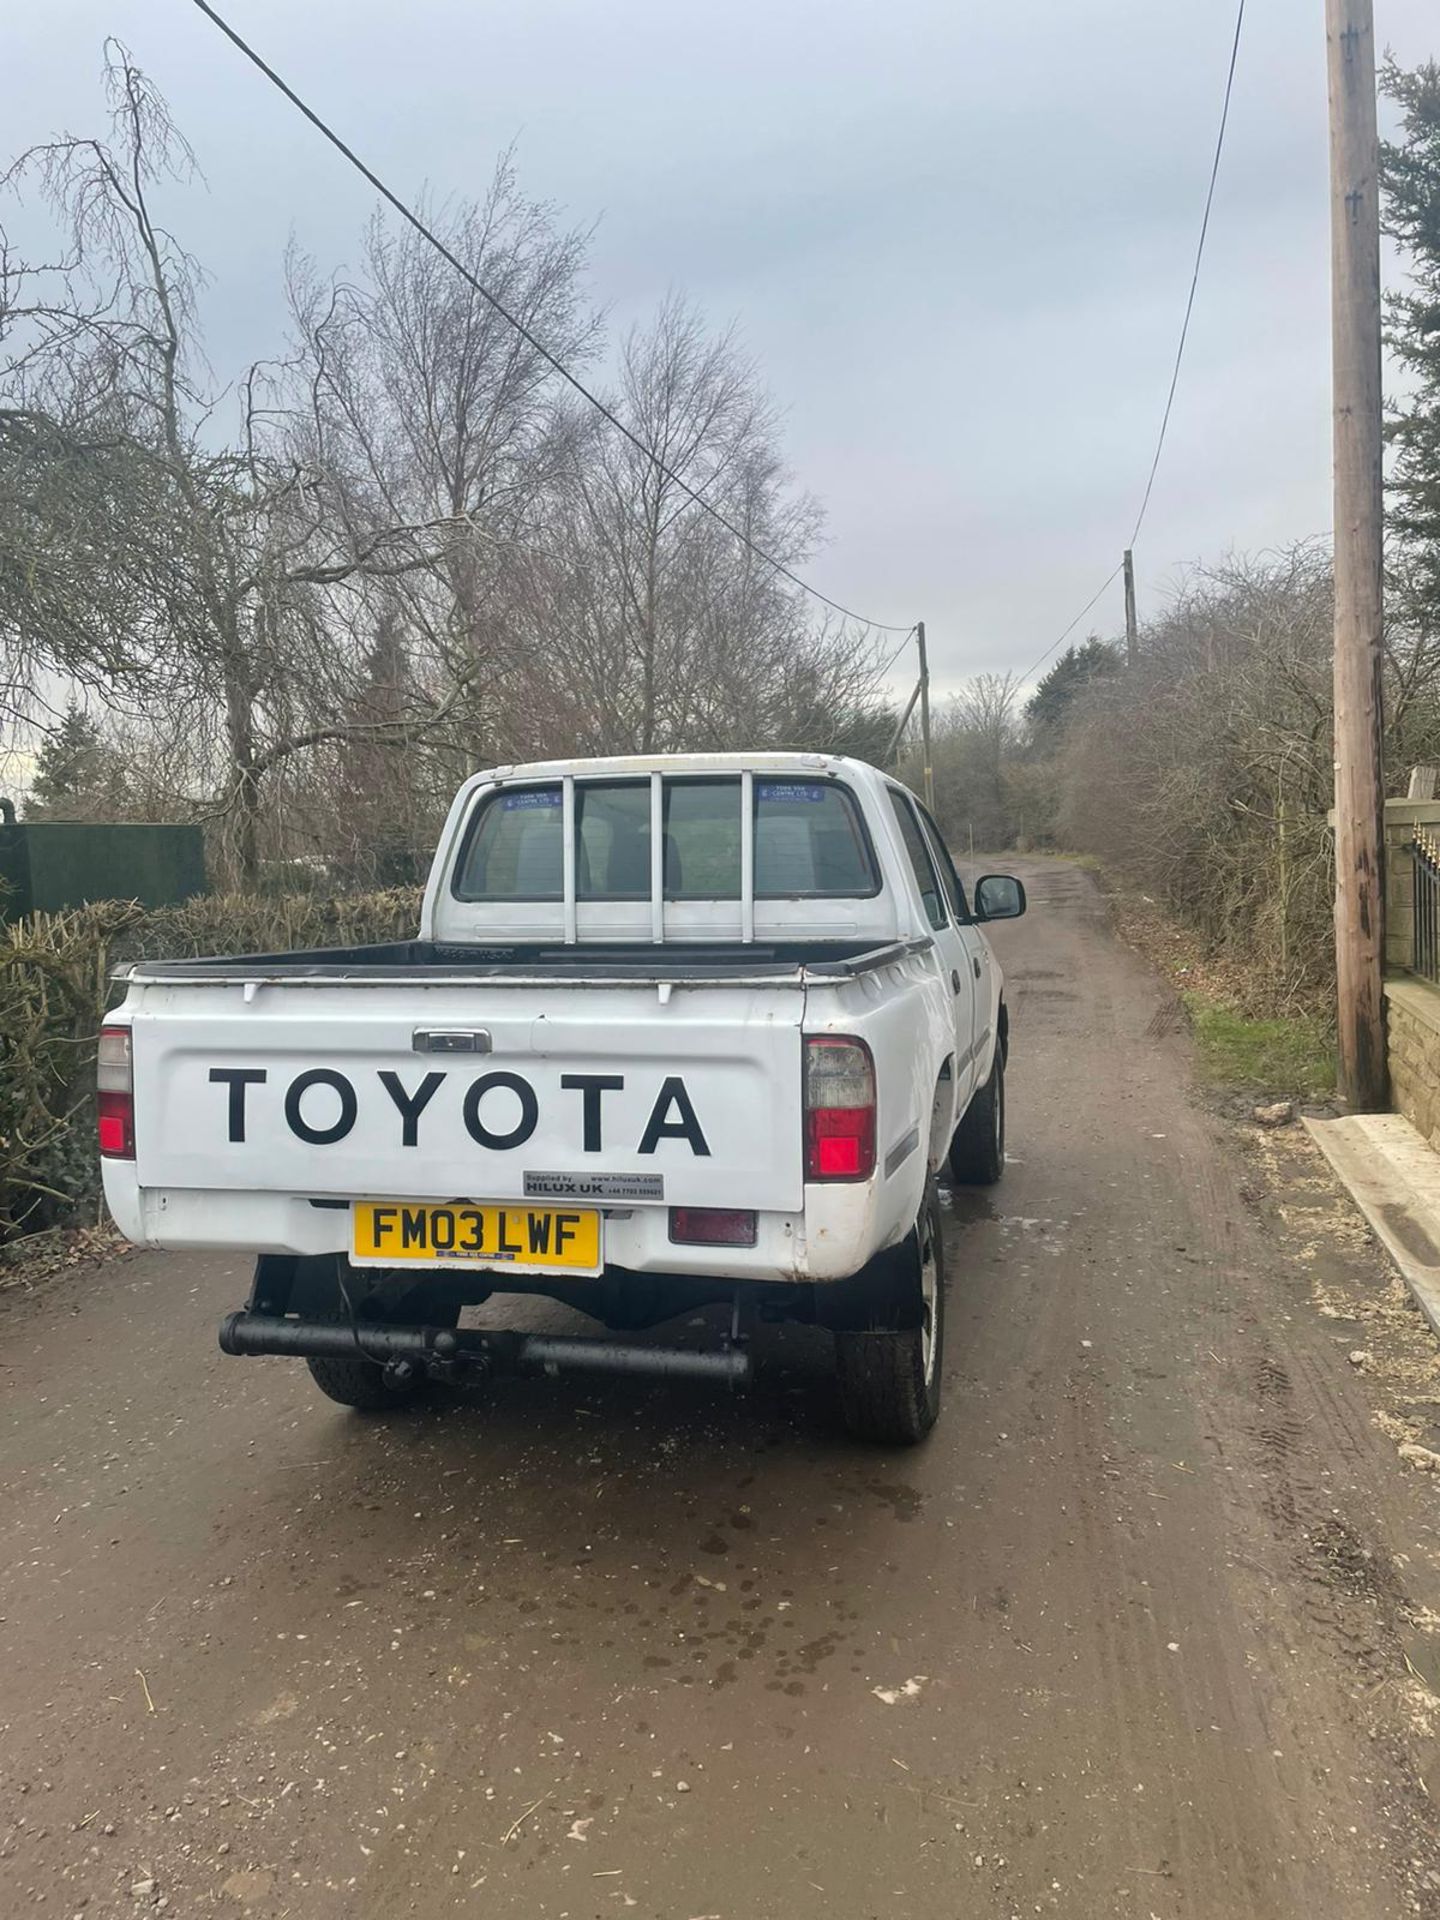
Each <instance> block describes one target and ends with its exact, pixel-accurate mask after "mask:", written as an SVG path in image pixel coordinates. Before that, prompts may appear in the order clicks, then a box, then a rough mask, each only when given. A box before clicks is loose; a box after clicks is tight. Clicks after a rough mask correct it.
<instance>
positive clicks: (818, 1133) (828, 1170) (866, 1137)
mask: <svg viewBox="0 0 1440 1920" xmlns="http://www.w3.org/2000/svg"><path fill="white" fill-rule="evenodd" d="M874 1171H875V1062H874V1060H873V1059H872V1058H871V1057H870V1049H869V1048H868V1047H867V1046H866V1044H865V1042H864V1041H863V1040H856V1039H852V1038H851V1037H849V1036H848V1035H843V1034H816V1035H814V1036H812V1037H811V1038H810V1039H808V1040H807V1041H806V1042H805V1178H806V1179H807V1180H868V1179H869V1178H870V1176H871V1175H872V1174H873V1173H874Z"/></svg>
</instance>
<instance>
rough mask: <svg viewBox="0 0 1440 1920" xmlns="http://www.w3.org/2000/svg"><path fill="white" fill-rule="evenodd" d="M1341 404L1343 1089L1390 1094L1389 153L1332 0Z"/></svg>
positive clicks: (1361, 59)
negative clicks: (1385, 758)
mask: <svg viewBox="0 0 1440 1920" xmlns="http://www.w3.org/2000/svg"><path fill="white" fill-rule="evenodd" d="M1325 31H1326V39H1327V42H1328V51H1329V69H1330V234H1331V293H1332V328H1333V342H1334V406H1335V980H1336V991H1337V997H1338V1010H1339V1040H1340V1091H1341V1093H1342V1094H1343V1096H1344V1098H1345V1100H1346V1101H1347V1102H1348V1104H1349V1105H1350V1106H1351V1107H1352V1108H1353V1109H1354V1110H1356V1111H1357V1112H1361V1113H1374V1112H1378V1111H1380V1110H1381V1109H1383V1108H1384V1107H1385V1105H1386V1103H1387V1101H1386V1096H1387V1090H1388V1077H1389V1076H1388V1072H1387V1067H1386V1058H1385V1001H1384V995H1383V992H1382V969H1383V965H1384V956H1385V874H1384V814H1385V805H1384V787H1383V772H1382V759H1381V750H1382V744H1383V724H1384V723H1383V714H1382V708H1381V682H1380V667H1381V632H1382V625H1383V619H1384V585H1383V549H1382V541H1383V517H1382V516H1383V494H1382V480H1381V395H1380V203H1379V178H1378V175H1379V165H1380V156H1379V148H1378V142H1377V136H1376V131H1375V19H1374V4H1373V0H1325Z"/></svg>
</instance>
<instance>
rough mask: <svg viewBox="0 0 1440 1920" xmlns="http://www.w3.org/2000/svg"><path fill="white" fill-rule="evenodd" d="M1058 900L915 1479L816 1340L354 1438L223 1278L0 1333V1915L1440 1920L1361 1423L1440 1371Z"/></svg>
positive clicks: (956, 1219)
mask: <svg viewBox="0 0 1440 1920" xmlns="http://www.w3.org/2000/svg"><path fill="white" fill-rule="evenodd" d="M1029 877H1030V881H1031V887H1032V892H1031V900H1032V912H1031V915H1030V917H1029V918H1028V919H1027V920H1025V921H1022V922H1021V923H1020V924H1019V925H1018V926H1016V927H1014V928H1006V929H1002V930H1001V938H1000V940H999V942H998V944H999V945H1000V947H1001V948H1002V957H1003V958H1004V960H1005V962H1006V964H1007V967H1008V969H1009V972H1010V977H1011V981H1012V986H1011V997H1012V1005H1013V1010H1014V1052H1013V1056H1012V1065H1013V1078H1012V1137H1011V1152H1012V1155H1013V1156H1014V1159H1013V1164H1012V1166H1011V1168H1010V1170H1009V1172H1008V1174H1007V1178H1006V1180H1005V1181H1004V1183H1003V1185H1002V1187H1001V1188H1000V1189H998V1190H997V1192H996V1195H995V1197H994V1198H993V1200H991V1199H984V1200H977V1199H975V1198H973V1197H972V1198H966V1199H962V1198H957V1199H956V1200H955V1202H954V1204H953V1209H952V1220H953V1232H952V1235H951V1239H950V1255H951V1271H952V1294H951V1319H950V1328H949V1354H948V1371H949V1405H948V1409H947V1412H946V1415H945V1417H944V1419H943V1421H942V1424H941V1427H940V1429H939V1430H938V1432H937V1434H936V1435H935V1437H934V1439H933V1441H932V1442H931V1443H930V1444H929V1445H928V1446H927V1447H925V1448H924V1449H922V1450H920V1451H918V1452H915V1453H910V1454H905V1453H889V1454H887V1453H883V1452H870V1451H864V1450H862V1449H860V1448H858V1447H856V1446H855V1445H853V1444H851V1443H849V1442H848V1441H847V1440H845V1439H844V1438H843V1437H842V1435H841V1434H840V1433H839V1431H838V1428H837V1425H836V1422H835V1418H834V1414H833V1410H832V1406H831V1402H830V1397H829V1391H828V1381H827V1377H826V1372H825V1353H824V1347H823V1340H822V1337H821V1336H818V1335H817V1336H814V1337H813V1338H810V1337H808V1336H806V1337H798V1336H793V1335H792V1336H788V1337H787V1338H786V1340H784V1341H783V1342H779V1343H772V1344H771V1346H770V1347H769V1348H768V1349H767V1351H768V1354H769V1361H770V1365H769V1370H768V1373H767V1377H766V1379H765V1381H764V1383H763V1384H762V1385H761V1386H760V1387H759V1388H757V1390H756V1391H755V1392H753V1393H752V1394H751V1395H750V1396H749V1397H748V1398H743V1399H736V1400H733V1401H732V1400H729V1399H727V1398H724V1397H721V1396H719V1395H716V1394H710V1393H699V1392H696V1391H693V1390H690V1391H686V1392H684V1393H681V1392H679V1391H675V1390H666V1389H656V1388H650V1387H647V1386H644V1385H641V1384H637V1383H634V1382H627V1381H617V1382H615V1383H611V1384H605V1385H603V1386H598V1385H596V1384H594V1383H587V1384H583V1385H570V1384H565V1383H553V1382H546V1381H534V1382H512V1383H508V1384H505V1385H503V1386H502V1387H500V1388H498V1389H496V1390H493V1391H492V1393H491V1394H490V1395H489V1396H488V1397H487V1398H484V1399H480V1398H477V1399H474V1400H471V1401H465V1402H455V1401H450V1402H444V1401H437V1402H435V1403H433V1404H432V1405H430V1406H428V1407H427V1408H426V1409H425V1410H424V1411H422V1412H420V1413H416V1414H412V1415H407V1416H404V1417H401V1418H398V1419H394V1420H392V1421H391V1422H390V1423H389V1424H385V1425H376V1424H373V1423H369V1422H367V1421H366V1420H364V1419H362V1418H360V1417H358V1416H354V1415H350V1414H347V1413H345V1412H342V1411H341V1410H340V1409H339V1408H336V1407H334V1406H331V1405H330V1404H328V1403H327V1402H325V1401H323V1400H321V1399H320V1398H319V1397H318V1395H317V1394H316V1393H315V1392H314V1391H313V1389H312V1388H311V1385H310V1382H309V1380H308V1377H307V1376H306V1374H305V1373H304V1371H303V1369H302V1368H301V1367H300V1365H299V1364H298V1363H294V1362H286V1361H279V1360H266V1361H237V1360H223V1359H222V1358H221V1357H220V1355H219V1353H218V1352H217V1351H216V1348H215V1338H214V1328H215V1323H216V1321H217V1319H218V1317H219V1315H220V1313H221V1312H222V1310H224V1309H226V1308H228V1307H230V1306H232V1305H236V1304H238V1303H239V1302H240V1301H241V1299H242V1297H243V1295H244V1292H245V1287H246V1274H245V1272H244V1269H243V1267H242V1265H241V1263H239V1262H228V1261H223V1260H196V1259H188V1258H182V1257H178V1256H176V1257H158V1256H143V1257H141V1256H137V1257H135V1258H133V1259H130V1260H127V1261H123V1262H117V1263H115V1264H113V1265H111V1266H109V1267H106V1268H103V1269H101V1270H99V1271H91V1272H87V1273H81V1274H77V1275H74V1276H71V1277H68V1278H66V1279H65V1280H63V1281H61V1282H59V1283H53V1284H51V1285H50V1286H48V1287H47V1289H46V1290H45V1291H44V1292H43V1293H39V1294H37V1295H36V1296H35V1297H34V1298H31V1299H22V1300H20V1301H18V1302H17V1301H14V1300H11V1301H10V1302H9V1303H7V1305H6V1309H5V1311H4V1312H0V1363H3V1370H0V1395H3V1399H0V1431H3V1447H4V1452H3V1463H4V1464H3V1485H0V1538H3V1542H4V1551H3V1554H0V1914H4V1915H5V1916H12V1915H18V1914H22V1913H26V1912H28V1911H30V1909H31V1905H32V1903H39V1902H43V1903H44V1910H45V1911H46V1912H49V1913H56V1914H61V1915H66V1916H69V1915H72V1914H78V1913H81V1912H84V1913H85V1914H86V1916H87V1920H89V1916H92V1915H100V1916H106V1915H119V1914H135V1913H137V1912H141V1913H143V1912H148V1911H151V1910H153V1909H155V1908H162V1909H163V1910H165V1911H167V1912H168V1913H169V1914H172V1915H176V1916H182V1917H183V1916H190V1915H198V1914H206V1915H208V1914H212V1913H219V1914H234V1915H240V1914H249V1915H251V1916H255V1920H279V1917H280V1916H283V1915H293V1916H297V1920H298V1916H302V1915H304V1916H310V1915H319V1916H324V1915H330V1914H335V1915H338V1914H342V1913H343V1914H346V1915H361V1916H365V1920H372V1917H374V1920H389V1917H390V1916H400V1915H418V1916H422V1917H423V1920H432V1916H444V1915H448V1914H451V1913H455V1914H461V1913H465V1914H470V1913H473V1914H476V1915H480V1914H484V1915H486V1916H500V1917H502V1920H509V1916H521V1915H524V1916H527V1917H529V1920H535V1917H537V1916H553V1917H554V1920H564V1917H565V1916H569V1917H570V1920H591V1917H592V1916H600V1917H601V1920H609V1916H617V1915H625V1914H632V1913H633V1914H635V1915H636V1916H638V1920H652V1917H653V1920H696V1917H697V1916H705V1917H706V1920H770V1916H777V1920H778V1916H786V1920H797V1917H798V1920H807V1917H808V1916H812V1915H814V1916H827V1917H832V1920H868V1917H869V1916H886V1920H889V1917H890V1916H906V1917H907V1920H910V1917H913V1920H941V1917H942V1916H943V1917H944V1920H955V1917H956V1916H965V1917H966V1920H991V1917H992V1916H993V1917H994V1920H1010V1917H1011V1916H1016V1915H1021V1916H1029V1915H1032V1914H1061V1915H1067V1916H1080V1917H1082V1920H1084V1917H1088V1916H1091V1915H1097V1916H1098V1915H1112V1914H1114V1915H1126V1916H1137V1917H1138V1920H1181V1917H1182V1916H1183V1917H1184V1920H1214V1917H1216V1916H1226V1917H1227V1920H1282V1917H1284V1920H1290V1917H1291V1916H1294V1917H1295V1920H1300V1916H1305V1920H1313V1916H1315V1915H1317V1914H1322V1913H1323V1914H1325V1915H1327V1916H1341V1917H1342V1920H1348V1916H1352V1915H1353V1916H1357V1917H1363V1920H1372V1917H1378V1916H1390V1915H1399V1914H1406V1913H1417V1912H1420V1913H1437V1912H1440V1845H1437V1841H1436V1837H1435V1832H1434V1811H1433V1808H1432V1806H1431V1803H1430V1801H1429V1798H1428V1793H1427V1788H1426V1785H1425V1775H1426V1773H1427V1772H1429V1771H1430V1769H1431V1766H1432V1763H1433V1761H1434V1758H1435V1747H1434V1743H1433V1740H1432V1738H1431V1736H1430V1731H1429V1710H1430V1707H1431V1706H1432V1705H1433V1704H1434V1701H1433V1696H1431V1695H1430V1694H1429V1692H1428V1690H1427V1688H1426V1687H1425V1686H1424V1685H1423V1684H1422V1682H1423V1679H1424V1677H1425V1676H1426V1674H1427V1673H1430V1677H1431V1678H1432V1679H1435V1680H1436V1684H1437V1686H1440V1675H1436V1674H1435V1673H1433V1672H1431V1671H1430V1670H1431V1667H1433V1665H1434V1662H1433V1661H1432V1659H1431V1655H1430V1647H1431V1646H1432V1645H1440V1643H1437V1642H1433V1641H1431V1639H1430V1638H1429V1636H1428V1634H1427V1632H1426V1628H1427V1626H1429V1625H1431V1624H1434V1616H1431V1615H1428V1614H1427V1612H1426V1607H1427V1602H1429V1603H1432V1604H1433V1605H1434V1606H1435V1607H1436V1608H1437V1610H1440V1577H1437V1566H1440V1558H1437V1535H1436V1518H1437V1496H1440V1488H1437V1486H1436V1484H1435V1482H1434V1480H1433V1479H1430V1478H1427V1477H1425V1476H1423V1475H1421V1474H1418V1473H1413V1472H1410V1471H1409V1470H1408V1469H1407V1468H1406V1467H1405V1466H1404V1465H1403V1464H1402V1463H1401V1462H1400V1460H1399V1459H1398V1458H1397V1455H1396V1451H1395V1446H1394V1444H1393V1438H1392V1437H1387V1433H1386V1432H1385V1431H1382V1430H1381V1429H1379V1428H1377V1426H1376V1425H1375V1422H1374V1418H1373V1416H1374V1413H1375V1411H1376V1409H1377V1408H1381V1410H1382V1424H1383V1420H1384V1418H1386V1417H1387V1416H1385V1415H1384V1413H1383V1403H1384V1400H1385V1397H1386V1395H1387V1394H1388V1396H1389V1400H1390V1402H1392V1403H1394V1402H1395V1401H1396V1399H1397V1395H1399V1394H1400V1386H1397V1385H1396V1383H1397V1382H1399V1383H1400V1385H1401V1386H1403V1387H1404V1388H1405V1393H1406V1395H1408V1401H1409V1403H1410V1404H1409V1412H1410V1413H1411V1414H1412V1415H1413V1414H1414V1413H1415V1411H1416V1406H1415V1403H1423V1404H1424V1405H1430V1404H1432V1403H1433V1401H1434V1398H1435V1395H1436V1393H1437V1392H1440V1388H1437V1385H1436V1379H1435V1371H1436V1370H1435V1366H1434V1361H1433V1355H1432V1353H1431V1350H1430V1349H1429V1347H1428V1346H1426V1345H1425V1337H1424V1336H1422V1335H1421V1333H1420V1332H1419V1330H1418V1326H1417V1325H1416V1324H1415V1323H1414V1322H1413V1321H1412V1320H1411V1319H1410V1318H1407V1316H1406V1315H1405V1314H1404V1313H1403V1312H1402V1311H1401V1310H1400V1309H1399V1308H1398V1307H1397V1306H1396V1304H1395V1299H1394V1295H1393V1291H1392V1290H1391V1288H1390V1283H1389V1282H1388V1281H1387V1279H1386V1276H1385V1271H1384V1269H1383V1268H1382V1267H1381V1266H1380V1265H1379V1263H1378V1262H1377V1260H1376V1259H1375V1257H1374V1256H1373V1255H1371V1254H1370V1253H1369V1252H1368V1251H1367V1249H1366V1248H1365V1247H1364V1246H1363V1245H1362V1244H1361V1242H1360V1240H1359V1237H1358V1236H1357V1235H1355V1234H1354V1233H1353V1232H1350V1231H1349V1230H1348V1229H1347V1228H1345V1227H1344V1226H1343V1224H1342V1225H1341V1226H1340V1227H1338V1228H1332V1227H1330V1226H1327V1225H1325V1222H1326V1221H1327V1220H1329V1218H1330V1214H1329V1207H1330V1201H1329V1196H1328V1193H1327V1191H1326V1189H1325V1186H1324V1182H1323V1179H1322V1178H1321V1176H1319V1175H1318V1174H1317V1173H1316V1170H1315V1165H1314V1162H1313V1160H1312V1159H1311V1157H1310V1156H1309V1153H1308V1149H1307V1148H1306V1147H1305V1146H1304V1144H1303V1143H1302V1142H1300V1141H1299V1140H1298V1139H1296V1138H1295V1137H1294V1136H1293V1135H1292V1136H1289V1137H1288V1140H1287V1143H1286V1144H1284V1145H1283V1146H1275V1147H1270V1148H1264V1149H1263V1150H1262V1146H1261V1143H1260V1142H1258V1141H1257V1140H1253V1139H1252V1140H1251V1141H1250V1143H1249V1146H1248V1148H1247V1147H1246V1145H1245V1142H1244V1140H1243V1138H1241V1137H1239V1136H1237V1135H1236V1134H1235V1133H1234V1131H1233V1130H1232V1129H1230V1128H1228V1127H1227V1126H1225V1125H1224V1124H1223V1123H1222V1122H1220V1121H1219V1120H1218V1119H1216V1118H1214V1117H1212V1116H1210V1115H1208V1114H1207V1113H1206V1112H1204V1111H1203V1110H1202V1109H1201V1108H1200V1107H1199V1106H1197V1105H1196V1104H1195V1102H1194V1101H1193V1099H1192V1098H1191V1097H1190V1095H1189V1094H1188V1093H1187V1091H1186V1086H1187V1055H1186V1048H1185V1043H1184V1041H1183V1039H1182V1038H1181V1037H1180V1036H1179V1035H1178V1033H1177V1031H1176V1029H1177V1028H1178V1026H1179V1019H1178V1012H1177V1010H1176V1009H1175V1008H1174V1007H1173V1004H1172V1001H1171V999H1170V997H1169V994H1168V990H1167V989H1166V988H1165V987H1164V986H1163V985H1162V984H1161V983H1160V982H1158V981H1157V980H1156V979H1154V978H1153V977H1152V976H1151V975H1150V973H1149V972H1148V971H1147V970H1146V968H1145V967H1144V966H1143V965H1142V963H1141V962H1140V961H1139V960H1138V959H1136V958H1135V957H1134V956H1133V955H1131V954H1130V953H1128V952H1127V951H1126V950H1124V949H1123V948H1122V947H1120V946H1119V945H1118V944H1117V943H1116V942H1115V940H1114V939H1113V937H1112V935H1111V934H1110V932H1109V929H1108V923H1107V919H1106V915H1105V910H1104V907H1103V904H1102V902H1101V900H1100V898H1099V895H1098V894H1097V893H1096V891H1095V889H1094V886H1093V883H1092V882H1091V880H1090V879H1089V878H1088V876H1087V875H1085V874H1084V873H1082V872H1080V871H1079V870H1077V869H1074V868H1071V867H1068V866H1066V865H1064V864H1062V863H1058V862H1057V863H1050V864H1045V865H1040V864H1038V863H1037V864H1036V865H1035V866H1034V867H1033V868H1031V869H1030V870H1029ZM1262 1152H1263V1153H1264V1154H1268V1156H1269V1157H1268V1159H1266V1158H1263V1157H1262ZM1277 1180H1278V1181H1279V1182H1280V1186H1279V1187H1278V1188H1277V1186H1276V1184H1275V1183H1276V1181H1277ZM1306 1207H1310V1208H1313V1210H1314V1211H1313V1217H1312V1216H1311V1215H1307V1214H1306V1212H1305V1209H1306ZM1317 1297H1318V1298H1321V1299H1322V1300H1323V1301H1324V1302H1328V1304H1326V1305H1325V1306H1324V1308H1323V1311H1322V1310H1321V1309H1320V1308H1317V1305H1316V1300H1317ZM1382 1300H1384V1301H1385V1302H1386V1303H1387V1304H1386V1305H1385V1308H1384V1311H1383V1312H1382V1311H1381V1310H1380V1307H1379V1305H1378V1304H1377V1303H1380V1302H1382ZM1337 1302H1338V1304H1336V1303H1337ZM1327 1315H1328V1316H1329V1317H1326V1316H1327ZM1349 1315H1358V1316H1359V1318H1358V1319H1355V1318H1350V1317H1345V1316H1349ZM1361 1345H1363V1346H1365V1347H1367V1348H1368V1349H1369V1350H1370V1351H1371V1352H1372V1354H1373V1359H1372V1360H1371V1361H1370V1362H1367V1363H1366V1365H1365V1366H1364V1368H1361V1367H1357V1366H1354V1365H1352V1364H1351V1363H1350V1361H1349V1360H1348V1358H1347V1356H1348V1354H1349V1352H1350V1351H1351V1350H1352V1349H1354V1348H1356V1347H1357V1346H1361ZM1386 1380H1388V1381H1389V1382H1390V1384H1389V1386H1388V1387H1386V1386H1385V1385H1384V1383H1385V1381H1386ZM1402 1397H1403V1396H1402ZM1427 1663H1428V1664H1427ZM1437 1725H1440V1723H1437ZM1434 1772H1435V1779H1434V1782H1433V1784H1434V1786H1435V1790H1436V1792H1437V1793H1440V1767H1436V1768H1435V1769H1434ZM145 1882H152V1883H153V1884H152V1885H150V1886H148V1887H146V1886H145V1884H144V1883H145ZM137 1885H138V1888H139V1890H138V1891H136V1888H137Z"/></svg>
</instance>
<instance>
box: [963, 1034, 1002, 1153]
mask: <svg viewBox="0 0 1440 1920" xmlns="http://www.w3.org/2000/svg"><path fill="white" fill-rule="evenodd" d="M1004 1171H1005V1056H1004V1055H1003V1054H1002V1053H1001V1051H1000V1049H999V1047H998V1046H997V1047H996V1049H995V1064H994V1066H993V1067H991V1069H990V1078H989V1079H988V1080H987V1081H986V1082H985V1084H984V1086H983V1087H981V1089H980V1091H979V1092H978V1093H977V1094H976V1095H975V1096H974V1098H973V1099H972V1100H971V1102H970V1104H969V1106H968V1107H967V1108H966V1109H965V1113H964V1117H963V1118H962V1119H961V1122H960V1124H959V1126H958V1127H957V1128H956V1129H955V1138H954V1139H953V1140H952V1141H951V1142H950V1172H951V1175H952V1177H953V1178H954V1179H955V1180H957V1181H958V1182H959V1183H960V1185H961V1186H963V1187H993V1186H994V1184H995V1182H996V1181H997V1180H998V1179H999V1178H1000V1176H1001V1174H1002V1173H1003V1172H1004Z"/></svg>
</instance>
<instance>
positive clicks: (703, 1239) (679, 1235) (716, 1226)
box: [670, 1207, 755, 1247]
mask: <svg viewBox="0 0 1440 1920" xmlns="http://www.w3.org/2000/svg"><path fill="white" fill-rule="evenodd" d="M670 1238H671V1241H672V1242H673V1243H674V1244H675V1245H676V1246H680V1247H753V1246H754V1244H755V1212H754V1209H753V1208H751V1207H671V1209H670Z"/></svg>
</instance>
